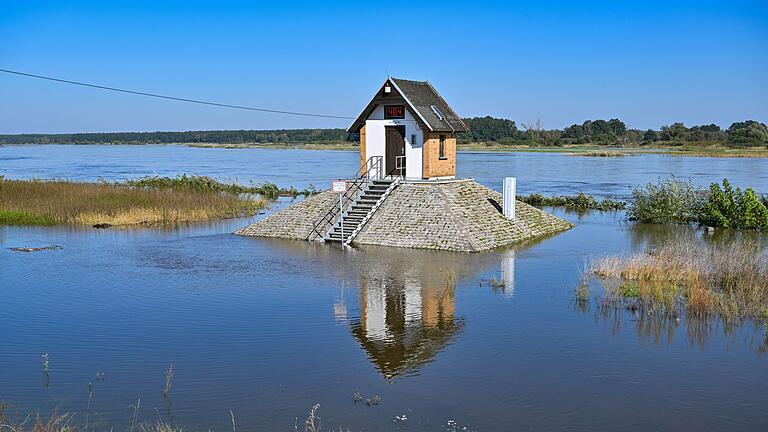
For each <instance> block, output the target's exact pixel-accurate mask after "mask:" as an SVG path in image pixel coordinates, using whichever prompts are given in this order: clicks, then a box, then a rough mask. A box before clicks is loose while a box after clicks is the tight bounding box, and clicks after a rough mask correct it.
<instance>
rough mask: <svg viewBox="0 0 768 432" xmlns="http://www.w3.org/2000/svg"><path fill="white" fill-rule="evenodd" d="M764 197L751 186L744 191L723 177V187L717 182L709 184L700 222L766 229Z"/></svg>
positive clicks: (710, 224)
mask: <svg viewBox="0 0 768 432" xmlns="http://www.w3.org/2000/svg"><path fill="white" fill-rule="evenodd" d="M764 199H765V197H762V199H761V198H758V197H757V194H755V192H754V191H753V190H752V189H750V188H747V189H745V190H744V191H743V192H742V191H741V189H739V188H736V189H734V188H733V187H732V186H731V184H730V183H729V182H728V180H727V179H723V186H722V188H721V187H720V185H719V184H717V183H712V184H711V185H710V186H709V195H708V196H707V201H706V204H705V205H704V206H703V208H702V211H701V215H700V217H699V222H700V223H702V224H705V225H709V226H713V227H722V228H746V229H761V230H766V229H768V208H766V206H765V203H764V202H761V201H764Z"/></svg>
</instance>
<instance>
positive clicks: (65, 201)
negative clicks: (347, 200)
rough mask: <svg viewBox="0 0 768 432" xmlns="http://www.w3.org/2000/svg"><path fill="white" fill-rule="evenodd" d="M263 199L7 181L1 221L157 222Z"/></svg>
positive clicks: (210, 215)
mask: <svg viewBox="0 0 768 432" xmlns="http://www.w3.org/2000/svg"><path fill="white" fill-rule="evenodd" d="M264 206H266V202H265V201H264V200H260V199H259V200H256V199H250V198H243V197H240V196H238V195H233V194H228V193H221V192H218V191H211V190H190V189H187V190H182V189H162V188H141V187H133V186H128V185H118V184H104V183H77V182H68V181H36V180H5V181H2V183H1V184H0V224H2V225H54V224H61V223H76V224H87V225H104V226H107V225H116V226H118V225H138V224H143V225H154V224H168V223H183V222H193V221H202V220H208V219H218V218H227V217H237V216H244V215H251V214H254V213H255V212H257V211H258V210H259V209H261V208H263V207H264Z"/></svg>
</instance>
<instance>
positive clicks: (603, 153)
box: [566, 150, 632, 157]
mask: <svg viewBox="0 0 768 432" xmlns="http://www.w3.org/2000/svg"><path fill="white" fill-rule="evenodd" d="M566 154H567V155H568V156H586V157H624V156H630V155H632V153H629V152H626V151H616V150H591V151H581V152H576V153H566Z"/></svg>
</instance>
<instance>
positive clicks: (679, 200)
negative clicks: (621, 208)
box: [627, 177, 704, 223]
mask: <svg viewBox="0 0 768 432" xmlns="http://www.w3.org/2000/svg"><path fill="white" fill-rule="evenodd" d="M703 198H704V194H703V193H701V192H700V191H698V190H697V189H696V188H695V187H694V186H693V184H692V183H691V182H690V181H683V180H680V179H678V178H676V177H673V178H671V179H669V180H664V181H660V182H659V183H658V184H653V183H648V184H647V185H645V186H640V187H636V188H634V189H633V190H632V202H631V203H630V206H629V209H628V210H627V216H628V217H629V219H630V220H635V221H638V222H646V223H668V222H678V223H690V222H696V221H697V220H698V216H699V213H700V209H701V207H702V205H703Z"/></svg>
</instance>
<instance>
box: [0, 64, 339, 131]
mask: <svg viewBox="0 0 768 432" xmlns="http://www.w3.org/2000/svg"><path fill="white" fill-rule="evenodd" d="M0 72H5V73H8V74H13V75H21V76H25V77H30V78H38V79H42V80H48V81H55V82H60V83H64V84H73V85H78V86H83V87H91V88H96V89H101V90H109V91H114V92H120V93H128V94H134V95H139V96H149V97H153V98H159V99H169V100H175V101H180V102H190V103H195V104H200V105H211V106H217V107H224V108H235V109H241V110H248V111H259V112H266V113H272V114H286V115H295V116H304V117H322V118H333V119H346V120H354V117H346V116H336V115H329V114H314V113H305V112H298V111H284V110H276V109H268V108H254V107H249V106H242V105H231V104H225V103H218V102H209V101H203V100H197V99H187V98H181V97H174V96H166V95H161V94H155V93H146V92H140V91H135V90H126V89H121V88H117V87H108V86H103V85H97V84H90V83H84V82H79V81H70V80H65V79H61V78H54V77H48V76H43V75H35V74H31V73H26V72H19V71H14V70H9V69H0Z"/></svg>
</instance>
